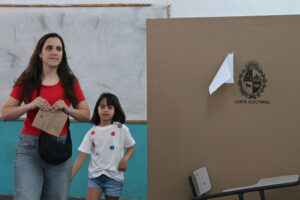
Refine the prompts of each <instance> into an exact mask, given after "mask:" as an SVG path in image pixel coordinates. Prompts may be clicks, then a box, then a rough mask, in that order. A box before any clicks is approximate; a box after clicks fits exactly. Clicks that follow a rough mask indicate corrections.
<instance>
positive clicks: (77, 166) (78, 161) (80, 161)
mask: <svg viewBox="0 0 300 200" xmlns="http://www.w3.org/2000/svg"><path fill="white" fill-rule="evenodd" d="M88 155H89V154H87V153H83V152H81V153H80V154H79V156H78V157H77V159H76V161H75V163H74V165H73V169H72V179H73V178H74V177H75V176H76V174H77V172H78V171H79V170H80V168H81V167H82V165H83V164H84V163H85V161H86V159H87V157H88Z"/></svg>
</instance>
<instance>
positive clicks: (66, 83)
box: [14, 33, 78, 106]
mask: <svg viewBox="0 0 300 200" xmlns="http://www.w3.org/2000/svg"><path fill="white" fill-rule="evenodd" d="M48 38H58V39H59V40H60V42H61V44H62V50H63V55H62V60H61V62H60V64H59V66H58V69H57V73H58V76H59V79H60V81H61V84H62V86H63V88H64V92H65V98H67V99H68V100H69V101H70V102H71V103H72V105H73V106H74V105H77V103H78V100H77V98H76V96H75V91H74V82H76V81H78V80H77V78H76V76H75V75H74V74H73V72H72V70H71V68H70V67H69V64H68V61H67V53H66V50H65V44H64V41H63V39H62V37H61V36H60V35H58V34H57V33H48V34H46V35H44V36H43V37H41V39H40V40H39V41H38V43H37V45H36V47H35V49H34V52H33V54H32V56H31V58H30V60H29V63H28V66H27V68H26V69H25V70H24V71H23V73H22V74H21V75H20V76H19V78H17V80H16V81H15V84H14V87H15V86H22V93H21V95H22V96H21V97H22V99H23V100H24V102H30V101H31V97H32V96H31V95H32V92H33V90H34V89H35V88H38V87H39V86H40V85H41V84H42V81H41V75H42V70H43V64H42V61H41V59H40V57H39V55H40V53H41V52H42V49H43V46H44V44H45V42H46V40H47V39H48Z"/></svg>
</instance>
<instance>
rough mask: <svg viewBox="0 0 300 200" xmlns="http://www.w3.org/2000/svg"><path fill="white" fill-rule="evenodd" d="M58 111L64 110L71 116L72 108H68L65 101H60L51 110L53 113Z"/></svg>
mask: <svg viewBox="0 0 300 200" xmlns="http://www.w3.org/2000/svg"><path fill="white" fill-rule="evenodd" d="M57 110H62V111H63V112H65V113H66V114H70V108H69V107H68V106H67V104H66V103H65V101H64V100H58V101H57V102H55V103H54V104H53V105H52V106H51V108H50V111H51V112H55V111H57Z"/></svg>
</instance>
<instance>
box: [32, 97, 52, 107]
mask: <svg viewBox="0 0 300 200" xmlns="http://www.w3.org/2000/svg"><path fill="white" fill-rule="evenodd" d="M28 106H29V110H33V109H37V108H39V109H41V110H43V111H49V110H50V109H51V106H50V104H49V103H48V101H47V100H46V99H44V98H43V97H40V96H38V97H37V98H35V99H34V100H33V101H32V102H30V103H29V104H28Z"/></svg>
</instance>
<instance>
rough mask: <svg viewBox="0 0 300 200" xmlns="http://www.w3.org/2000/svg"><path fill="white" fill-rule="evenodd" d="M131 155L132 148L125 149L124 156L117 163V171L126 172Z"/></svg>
mask: <svg viewBox="0 0 300 200" xmlns="http://www.w3.org/2000/svg"><path fill="white" fill-rule="evenodd" d="M133 153H134V146H132V147H129V148H127V151H126V154H125V155H124V157H123V158H122V160H121V161H120V163H119V167H118V169H119V170H120V171H126V169H127V164H128V160H129V159H130V158H131V156H132V155H133Z"/></svg>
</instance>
